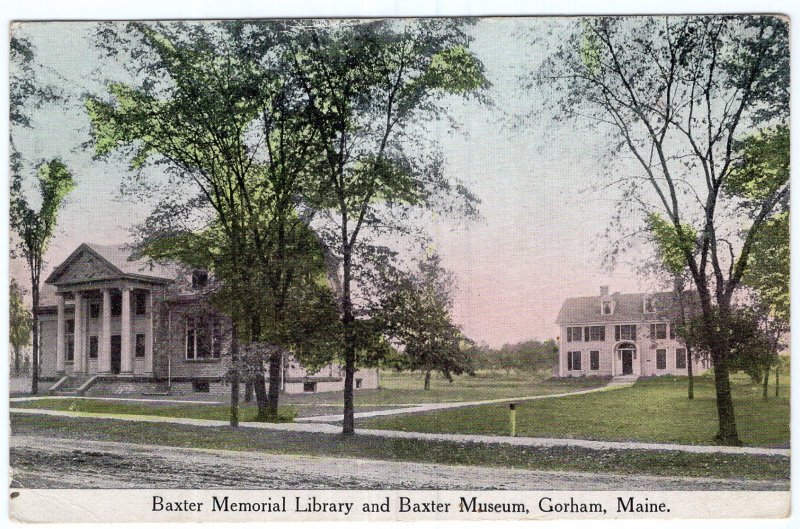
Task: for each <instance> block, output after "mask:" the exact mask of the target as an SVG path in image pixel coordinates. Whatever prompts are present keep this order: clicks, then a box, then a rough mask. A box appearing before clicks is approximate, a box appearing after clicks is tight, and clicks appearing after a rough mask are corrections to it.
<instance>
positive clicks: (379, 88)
mask: <svg viewBox="0 0 800 529" xmlns="http://www.w3.org/2000/svg"><path fill="white" fill-rule="evenodd" d="M464 24H465V22H464V21H461V20H455V19H425V20H409V21H370V22H363V21H359V22H351V21H334V22H329V23H326V22H317V23H314V24H301V25H299V28H298V29H296V30H295V31H293V32H287V33H286V42H287V45H288V46H289V47H290V49H291V54H290V61H291V64H292V67H293V70H292V76H293V77H294V78H295V79H297V80H298V83H299V85H300V87H301V88H302V91H303V94H304V96H305V98H306V99H307V101H308V103H309V112H310V113H311V116H312V124H313V127H314V129H315V130H316V131H317V134H318V136H317V137H318V139H319V142H318V144H317V145H318V149H319V150H318V151H317V152H318V156H317V157H316V158H317V160H318V164H317V166H316V167H315V169H314V174H315V175H316V176H317V177H318V178H317V179H316V181H315V182H314V183H313V186H311V187H309V188H307V189H306V190H305V193H304V194H305V195H306V198H307V200H308V201H309V203H310V204H311V205H312V206H313V207H315V208H316V209H317V210H318V211H320V212H322V213H323V218H322V219H321V220H324V222H322V223H320V225H318V227H317V228H316V229H317V230H318V232H319V233H320V234H321V237H322V239H323V241H324V243H325V244H326V246H327V247H328V249H329V250H330V251H331V252H332V253H333V254H334V255H335V256H336V258H337V259H338V262H339V263H340V271H341V291H340V296H339V298H340V303H339V305H340V310H341V322H342V326H343V332H344V367H345V388H344V421H343V432H344V433H345V434H352V433H354V415H353V413H354V408H353V381H354V374H355V371H356V368H357V345H358V335H357V327H358V326H359V323H357V321H358V320H359V317H357V315H359V314H362V315H363V310H362V307H359V306H358V305H357V304H356V302H355V301H354V299H358V295H357V290H358V288H363V287H364V286H365V285H364V281H363V280H359V277H360V276H361V274H362V273H364V271H365V269H367V268H369V258H370V257H371V256H374V255H375V254H374V252H372V251H371V248H373V243H372V241H374V237H377V236H379V235H381V234H387V233H394V234H398V233H405V232H408V231H409V229H410V226H411V224H410V223H409V222H408V219H409V217H410V216H413V214H415V213H417V212H419V211H420V210H421V209H426V208H429V209H434V210H436V211H439V212H443V213H447V212H460V213H463V214H467V215H469V214H472V213H474V203H475V202H476V201H475V198H474V197H473V196H472V195H471V194H470V193H469V192H468V191H467V190H466V189H465V188H464V187H463V186H462V185H460V184H457V183H455V182H453V181H452V180H450V179H448V178H447V177H446V176H445V174H444V171H443V164H442V161H441V159H440V157H438V156H427V155H425V154H424V152H425V151H424V149H422V147H423V146H424V144H425V141H424V134H422V133H421V132H420V130H419V128H417V127H418V126H419V125H420V124H421V123H422V122H424V121H426V120H432V119H437V118H439V117H441V116H443V115H444V111H445V108H446V107H445V99H444V98H445V96H446V95H455V96H465V97H466V96H471V95H478V94H480V93H481V90H482V89H483V88H484V87H486V86H488V82H487V81H486V79H485V77H484V75H483V67H482V65H481V63H480V62H479V61H478V60H477V59H476V58H475V56H474V55H473V54H472V53H471V52H470V51H469V50H468V49H467V46H468V44H469V42H470V37H469V36H468V34H467V33H466V32H465V31H464ZM443 197H444V198H445V200H444V201H443V200H442V198H443ZM384 257H385V255H384Z"/></svg>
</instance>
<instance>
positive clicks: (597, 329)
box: [583, 325, 606, 342]
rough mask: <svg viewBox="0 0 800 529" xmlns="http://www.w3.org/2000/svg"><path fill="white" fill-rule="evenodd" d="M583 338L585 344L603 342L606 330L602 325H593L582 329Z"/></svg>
mask: <svg viewBox="0 0 800 529" xmlns="http://www.w3.org/2000/svg"><path fill="white" fill-rule="evenodd" d="M583 338H584V340H586V341H587V342H605V341H606V328H605V326H603V325H593V326H592V327H584V328H583Z"/></svg>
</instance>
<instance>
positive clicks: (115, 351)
mask: <svg viewBox="0 0 800 529" xmlns="http://www.w3.org/2000/svg"><path fill="white" fill-rule="evenodd" d="M121 370H122V336H120V335H119V334H112V335H111V372H112V373H113V374H115V375H119V372H120V371H121Z"/></svg>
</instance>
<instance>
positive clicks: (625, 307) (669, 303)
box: [556, 292, 677, 325]
mask: <svg viewBox="0 0 800 529" xmlns="http://www.w3.org/2000/svg"><path fill="white" fill-rule="evenodd" d="M645 296H652V297H653V298H654V299H655V306H656V312H648V313H645V312H644V298H645ZM606 299H607V300H611V301H613V302H615V306H614V312H613V314H602V313H601V311H600V302H601V301H602V300H606ZM676 309H677V303H676V300H675V294H674V293H673V292H653V293H646V292H639V293H635V294H620V293H619V292H617V293H614V294H611V295H608V296H587V297H579V298H567V299H566V300H564V303H563V304H562V305H561V310H560V311H558V317H557V318H556V323H557V324H559V325H562V324H567V323H581V324H582V323H593V322H598V323H600V322H639V321H652V320H666V319H673V318H674V317H675V315H676Z"/></svg>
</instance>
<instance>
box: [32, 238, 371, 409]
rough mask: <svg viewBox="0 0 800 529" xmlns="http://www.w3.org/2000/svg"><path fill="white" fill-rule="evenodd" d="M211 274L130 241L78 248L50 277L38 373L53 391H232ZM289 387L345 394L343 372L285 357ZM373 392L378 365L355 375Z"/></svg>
mask: <svg viewBox="0 0 800 529" xmlns="http://www.w3.org/2000/svg"><path fill="white" fill-rule="evenodd" d="M207 284H208V275H207V274H206V273H205V272H203V271H194V272H192V273H181V272H180V271H179V269H178V268H177V267H168V266H158V265H152V264H151V263H147V262H145V261H143V260H136V259H133V258H131V251H130V250H129V249H128V248H126V247H125V246H104V245H97V244H86V243H84V244H81V245H80V246H78V248H77V249H75V251H74V252H72V254H71V255H70V256H69V257H68V258H67V259H66V260H65V261H64V262H63V263H61V264H60V265H59V266H57V267H56V268H55V270H53V272H52V273H51V274H50V276H49V277H48V278H47V279H46V280H45V284H44V285H43V288H42V294H41V301H40V308H39V316H40V331H41V333H40V350H41V368H40V369H41V376H42V379H44V380H50V381H52V382H54V384H52V386H51V387H50V389H51V391H53V392H55V393H73V394H87V395H94V394H120V393H140V394H141V393H164V392H167V391H169V392H170V393H177V394H180V393H189V392H221V391H227V389H228V388H227V383H226V381H225V374H226V373H227V371H228V369H229V366H230V339H229V336H230V335H229V333H228V332H226V331H227V330H228V329H229V328H230V327H229V322H228V320H227V318H225V317H224V316H222V315H221V314H219V313H217V312H216V311H214V310H213V309H211V308H210V307H209V305H208V304H207V303H206V302H205V299H206V292H207ZM281 375H282V390H283V391H284V392H286V393H303V392H305V393H311V392H323V391H340V390H342V389H343V387H344V376H343V375H344V370H343V369H342V368H341V366H338V365H328V366H325V367H323V368H322V369H320V370H318V371H315V372H310V371H308V370H306V369H305V368H304V367H303V366H302V365H300V363H299V362H298V361H297V360H296V359H294V358H293V357H291V356H290V355H286V358H285V362H284V365H283V366H282V370H281ZM355 384H356V388H357V389H362V388H364V389H366V388H377V387H378V371H377V370H376V369H371V370H361V371H358V372H357V373H356V380H355Z"/></svg>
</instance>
